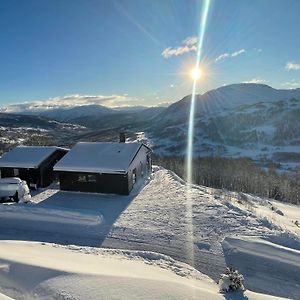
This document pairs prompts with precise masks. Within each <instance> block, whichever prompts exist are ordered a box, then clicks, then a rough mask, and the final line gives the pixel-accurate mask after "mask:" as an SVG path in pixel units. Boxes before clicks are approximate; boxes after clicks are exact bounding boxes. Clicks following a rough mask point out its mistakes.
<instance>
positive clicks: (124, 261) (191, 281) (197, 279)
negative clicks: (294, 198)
mask: <svg viewBox="0 0 300 300" xmlns="http://www.w3.org/2000/svg"><path fill="white" fill-rule="evenodd" d="M0 261H1V265H0V282H1V285H0V291H1V293H2V294H0V299H2V298H1V297H2V296H1V295H3V294H6V295H8V296H9V297H12V298H15V299H72V300H73V299H82V300H84V299H137V300H140V299H141V300H143V299H145V300H146V299H149V300H150V299H151V300H155V299H174V300H176V299H200V300H201V299H203V300H207V299H212V300H214V299H224V297H223V295H222V294H219V293H218V286H217V285H216V284H215V283H214V282H213V281H212V280H211V279H209V278H208V277H206V276H204V275H202V274H201V273H200V272H198V271H197V270H195V269H193V268H192V267H190V266H188V265H185V264H183V263H180V262H177V261H174V260H173V259H171V258H170V257H167V256H163V255H158V254H155V253H151V252H134V251H121V250H105V249H97V248H88V247H76V246H65V247H64V246H58V245H56V244H45V243H38V242H20V241H17V242H16V241H2V242H0ZM28 274H30V276H28ZM3 299H7V298H6V297H5V296H4V295H3ZM230 299H257V300H260V299H261V300H264V299H266V300H267V299H270V300H271V299H275V298H273V297H271V296H267V295H262V294H257V293H253V292H250V291H246V292H245V294H244V295H242V294H236V295H233V296H232V298H230Z"/></svg>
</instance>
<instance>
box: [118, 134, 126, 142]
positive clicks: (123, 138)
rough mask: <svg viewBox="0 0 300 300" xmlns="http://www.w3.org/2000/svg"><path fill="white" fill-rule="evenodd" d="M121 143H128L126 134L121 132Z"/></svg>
mask: <svg viewBox="0 0 300 300" xmlns="http://www.w3.org/2000/svg"><path fill="white" fill-rule="evenodd" d="M119 142H120V143H125V142H126V133H125V132H120V140H119Z"/></svg>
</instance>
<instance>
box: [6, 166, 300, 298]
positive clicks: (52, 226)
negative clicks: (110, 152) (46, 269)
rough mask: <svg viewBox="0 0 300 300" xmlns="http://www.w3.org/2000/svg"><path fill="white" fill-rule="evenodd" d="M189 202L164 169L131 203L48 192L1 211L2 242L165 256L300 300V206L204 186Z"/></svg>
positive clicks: (157, 171) (255, 288) (178, 182)
mask: <svg viewBox="0 0 300 300" xmlns="http://www.w3.org/2000/svg"><path fill="white" fill-rule="evenodd" d="M189 195H190V196H189V197H187V186H186V185H185V183H184V182H183V181H182V180H181V179H180V178H178V177H177V176H176V175H174V173H172V172H170V171H168V170H165V169H162V168H156V169H155V172H154V174H153V176H152V178H151V179H150V180H149V182H148V184H147V185H145V186H144V187H141V188H140V189H138V188H137V189H136V190H135V191H133V192H132V193H131V195H129V196H117V195H96V194H85V193H71V192H61V191H59V190H58V189H55V188H53V189H46V190H43V191H41V192H40V193H37V194H36V195H35V196H34V197H33V199H32V200H33V203H31V204H28V205H26V204H12V205H1V206H0V218H1V222H2V223H1V229H0V238H1V240H24V241H40V242H50V243H57V244H64V245H71V244H72V245H77V248H76V249H77V250H78V249H85V247H86V246H93V247H105V248H113V249H129V250H139V251H151V252H156V253H162V254H164V255H167V256H170V257H172V258H173V259H175V260H178V261H182V262H184V263H188V264H189V265H192V266H194V267H195V268H196V269H197V270H199V271H200V272H202V273H204V274H206V275H208V276H209V277H210V278H212V279H213V280H215V281H217V280H218V279H219V276H220V273H223V272H224V270H225V267H226V265H227V264H228V265H232V266H234V267H235V268H237V269H239V270H240V271H241V273H242V274H243V275H244V276H245V285H246V287H247V288H248V289H250V290H252V291H255V292H260V293H265V294H272V295H275V296H281V297H286V298H293V299H300V297H299V291H300V285H299V282H300V268H299V266H300V255H299V251H300V232H299V229H300V227H299V225H297V222H296V221H297V220H298V221H299V222H300V207H296V206H291V205H286V204H282V203H279V202H276V201H269V200H266V199H261V198H257V197H251V196H247V195H243V197H241V196H240V195H238V194H236V193H229V192H225V191H220V190H215V189H211V188H206V187H201V186H193V187H192V189H191V190H190V193H189ZM191 217H192V218H191ZM297 218H298V219H297ZM191 219H192V222H191ZM6 243H7V242H6ZM8 244H9V243H8ZM29 245H30V244H29ZM267 245H268V246H267ZM26 247H27V246H26ZM39 247H40V246H39ZM78 247H79V248H78ZM80 247H81V248H80ZM266 247H268V248H267V249H268V250H267V251H268V255H269V256H270V257H267V255H266V254H265V251H266V250H265V249H266ZM1 249H2V245H1ZM64 249H65V248H64ZM91 249H95V248H91ZM249 249H252V250H251V251H250V250H249ZM253 249H254V250H253ZM7 251H9V250H7ZM93 251H103V250H99V249H95V250H93ZM93 251H92V250H91V251H89V252H93ZM249 252H250V253H249ZM1 253H3V255H4V254H5V251H4V252H1ZM278 257H283V258H285V259H282V260H280V261H278ZM291 258H292V259H291ZM254 266H255V267H254ZM289 269H291V270H292V271H291V272H288V270H289ZM173 271H174V270H173ZM274 272H276V274H274ZM257 278H259V280H256V279H257ZM55 282H56V283H57V284H58V282H57V281H55ZM285 282H289V284H285ZM272 283H274V284H272ZM274 285H276V286H274ZM0 286H1V283H0ZM0 292H1V291H0ZM4 294H5V293H4ZM218 297H219V296H218ZM253 297H255V296H253V295H251V297H249V299H256V298H253ZM0 299H1V298H0ZM68 299H69V298H68ZM70 299H73V298H70ZM75 299H77V298H76V297H75ZM146 299H148V298H146ZM152 299H154V298H152ZM197 299H201V298H199V297H198V298H197ZM203 299H214V298H211V297H209V298H203ZM216 299H218V298H216ZM229 299H231V298H229ZM232 299H233V298H232ZM237 299H240V298H237ZM242 299H244V298H242Z"/></svg>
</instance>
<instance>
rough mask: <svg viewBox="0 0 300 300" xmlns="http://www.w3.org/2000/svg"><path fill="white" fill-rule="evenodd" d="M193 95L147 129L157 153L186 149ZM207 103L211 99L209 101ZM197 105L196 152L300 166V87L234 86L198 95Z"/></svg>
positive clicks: (169, 152) (160, 116)
mask: <svg viewBox="0 0 300 300" xmlns="http://www.w3.org/2000/svg"><path fill="white" fill-rule="evenodd" d="M240 86H241V87H242V89H241V90H242V91H243V92H241V90H239V93H238V92H237V87H240ZM257 86H258V87H257ZM252 89H253V93H252V94H251V95H250V90H252ZM259 92H260V94H259ZM221 95H222V96H221ZM292 96H297V97H298V98H295V97H292ZM216 97H217V98H216ZM238 97H240V98H238ZM251 97H252V98H251ZM290 97H292V98H290ZM188 99H189V98H185V99H183V100H181V101H179V102H176V103H175V104H173V105H171V106H170V107H169V108H167V110H166V111H165V112H164V113H163V114H161V115H159V116H158V117H157V118H156V119H155V122H153V125H152V126H151V127H149V128H147V130H148V134H149V135H148V136H149V138H150V140H151V142H152V144H153V146H154V149H155V150H156V153H158V154H166V155H183V154H184V153H185V147H186V140H187V130H188V124H187V121H186V120H187V115H188V110H189V100H188ZM237 99H240V101H238V100H237ZM271 99H272V100H271ZM231 100H232V103H230V105H228V106H227V104H228V102H230V101H231ZM204 103H210V104H209V105H208V104H207V105H206V106H204ZM216 103H219V106H217V105H216ZM196 105H197V110H196V112H197V113H196V115H195V138H194V145H195V146H194V151H195V155H196V156H223V157H241V156H247V157H251V158H253V159H255V160H258V161H261V162H263V163H264V162H268V161H271V160H272V161H275V162H278V163H281V164H282V168H284V169H290V168H291V169H295V168H298V167H300V153H299V147H300V121H299V120H300V90H299V89H297V90H275V89H272V88H270V87H267V86H264V85H263V86H261V85H253V84H245V85H244V84H242V85H234V86H229V87H223V88H219V89H217V90H215V91H211V92H208V93H206V94H204V95H203V96H198V98H197V102H196Z"/></svg>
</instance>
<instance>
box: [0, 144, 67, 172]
mask: <svg viewBox="0 0 300 300" xmlns="http://www.w3.org/2000/svg"><path fill="white" fill-rule="evenodd" d="M57 149H62V148H59V147H55V146H18V147H16V148H14V149H12V150H10V151H9V152H7V153H5V154H4V155H3V156H2V157H1V158H0V167H10V168H38V167H39V165H40V164H41V163H42V162H43V161H44V160H45V159H46V158H48V157H49V156H50V155H51V154H53V153H54V152H55V151H56V150H57ZM64 150H65V149H64Z"/></svg>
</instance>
